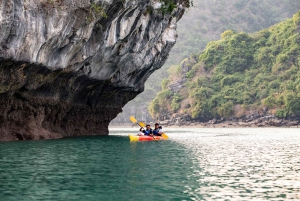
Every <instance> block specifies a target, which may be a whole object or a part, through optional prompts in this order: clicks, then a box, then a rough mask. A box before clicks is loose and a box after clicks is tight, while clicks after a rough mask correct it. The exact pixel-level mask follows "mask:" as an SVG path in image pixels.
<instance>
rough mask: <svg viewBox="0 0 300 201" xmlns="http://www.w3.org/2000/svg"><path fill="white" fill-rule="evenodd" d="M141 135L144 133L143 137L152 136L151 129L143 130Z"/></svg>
mask: <svg viewBox="0 0 300 201" xmlns="http://www.w3.org/2000/svg"><path fill="white" fill-rule="evenodd" d="M143 133H144V134H145V135H150V134H152V129H149V130H143Z"/></svg>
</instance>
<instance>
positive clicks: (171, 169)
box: [0, 128, 300, 201]
mask: <svg viewBox="0 0 300 201" xmlns="http://www.w3.org/2000/svg"><path fill="white" fill-rule="evenodd" d="M136 130H137V129H134V130H133V129H112V130H111V135H110V136H106V137H99V136H95V137H82V138H69V139H61V140H44V141H21V142H2V143H0V200H1V201H6V200H7V201H9V200H84V201H88V200H138V201H142V200H250V199H253V200H291V199H298V200H299V199H300V129H278V128H274V129H261V128H259V129H183V128H179V129H167V128H166V129H165V132H166V133H167V134H168V135H169V137H170V140H169V141H159V142H157V141H154V142H129V139H128V137H127V135H128V134H129V133H135V131H136Z"/></svg>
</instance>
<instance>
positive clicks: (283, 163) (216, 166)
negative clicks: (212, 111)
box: [173, 129, 300, 200]
mask: <svg viewBox="0 0 300 201" xmlns="http://www.w3.org/2000/svg"><path fill="white" fill-rule="evenodd" d="M208 130H209V131H211V129H208ZM234 130H236V132H234ZM209 131H208V132H207V133H209ZM202 132H203V131H202ZM214 132H215V134H214V133H210V135H207V133H206V134H205V133H204V135H194V134H189V135H188V136H190V138H189V137H187V136H186V137H184V139H183V136H178V137H177V138H173V140H175V141H176V142H178V143H180V144H183V145H184V146H185V147H186V148H187V149H188V150H190V153H191V156H190V157H191V160H192V161H193V166H192V170H193V172H192V174H190V175H189V176H188V178H189V179H191V180H193V179H196V180H197V182H198V185H197V186H194V187H190V186H187V189H186V191H185V192H187V193H189V194H190V195H192V196H194V197H197V195H201V196H202V197H203V198H204V199H206V200H218V199H220V200H224V199H227V200H249V199H255V200H267V199H272V200H283V199H300V130H299V129H252V130H251V129H241V130H238V129H225V130H224V129H223V130H219V132H220V133H218V130H215V131H214ZM239 133H240V134H239Z"/></svg>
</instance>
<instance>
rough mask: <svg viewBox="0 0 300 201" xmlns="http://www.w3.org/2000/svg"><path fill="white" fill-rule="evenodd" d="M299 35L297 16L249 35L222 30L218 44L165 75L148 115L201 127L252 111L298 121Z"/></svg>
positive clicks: (195, 55) (299, 81) (299, 103)
mask: <svg viewBox="0 0 300 201" xmlns="http://www.w3.org/2000/svg"><path fill="white" fill-rule="evenodd" d="M299 34H300V12H298V13H297V14H295V15H294V16H293V18H292V19H289V20H286V21H283V22H281V23H279V24H276V25H274V26H272V27H270V28H268V29H263V30H261V31H259V32H255V33H253V34H247V33H245V32H235V31H233V30H226V31H225V32H223V33H222V34H221V40H218V41H212V42H210V43H208V45H207V46H206V48H205V49H204V50H203V51H202V52H200V53H198V54H194V55H191V56H190V57H189V58H186V59H185V60H183V61H182V63H181V65H179V66H172V67H171V68H170V69H169V73H170V76H169V78H168V79H165V80H164V81H163V84H162V91H161V92H160V93H158V95H157V96H156V98H155V99H154V100H153V101H152V103H151V105H150V108H149V109H150V111H151V114H152V115H153V116H154V117H155V116H163V115H165V114H170V113H171V114H172V113H182V114H188V115H190V116H191V117H192V118H193V119H199V120H204V121H205V120H209V119H212V118H228V117H232V116H235V117H243V116H245V115H247V113H249V112H254V111H255V112H261V113H268V114H272V115H275V116H277V117H282V118H284V117H288V116H293V115H299V114H300V101H299V100H300V71H299V67H300V58H299V55H300V35H299ZM176 83H179V84H177V85H176ZM172 86H173V87H172Z"/></svg>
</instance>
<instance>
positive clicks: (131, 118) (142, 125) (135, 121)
mask: <svg viewBox="0 0 300 201" xmlns="http://www.w3.org/2000/svg"><path fill="white" fill-rule="evenodd" d="M129 119H130V121H132V122H133V123H135V124H137V125H139V126H140V127H141V128H143V127H145V126H146V124H144V123H143V122H138V121H137V120H136V119H135V118H134V116H131V117H130V118H129Z"/></svg>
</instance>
